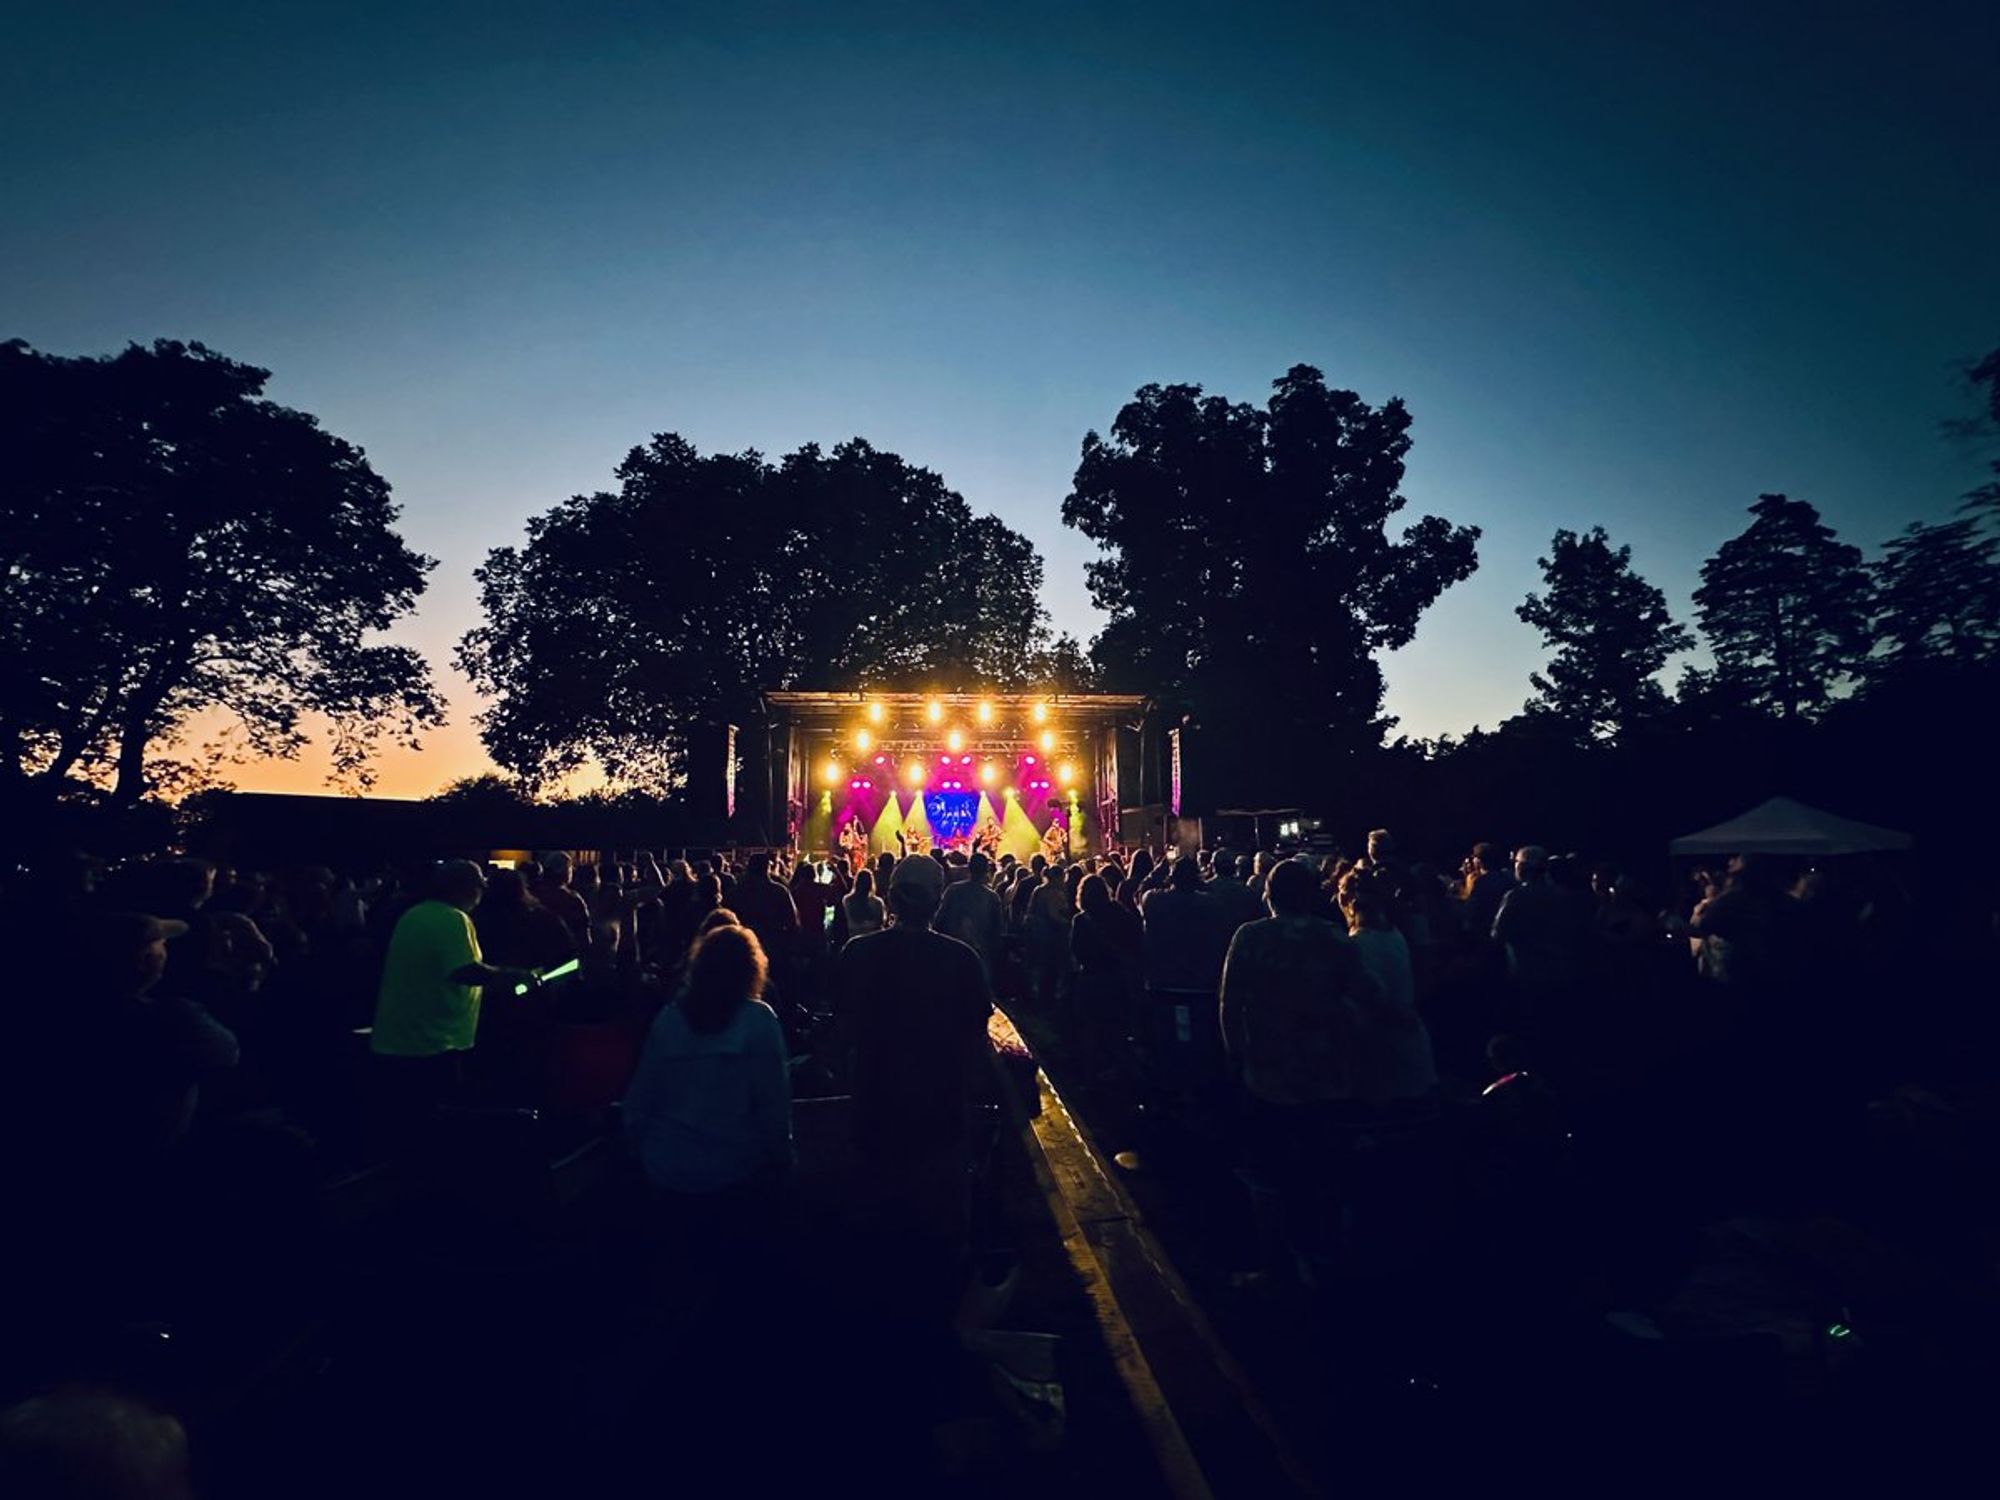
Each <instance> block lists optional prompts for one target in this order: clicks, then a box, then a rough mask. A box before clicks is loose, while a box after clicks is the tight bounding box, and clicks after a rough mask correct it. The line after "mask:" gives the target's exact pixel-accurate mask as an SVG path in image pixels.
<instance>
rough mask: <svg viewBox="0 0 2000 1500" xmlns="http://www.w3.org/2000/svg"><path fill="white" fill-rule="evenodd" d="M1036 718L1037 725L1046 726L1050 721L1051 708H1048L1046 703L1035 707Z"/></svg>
mask: <svg viewBox="0 0 2000 1500" xmlns="http://www.w3.org/2000/svg"><path fill="white" fill-rule="evenodd" d="M1034 718H1035V722H1036V723H1037V724H1046V723H1047V722H1048V721H1049V706H1048V704H1046V703H1037V704H1036V705H1035V709H1034Z"/></svg>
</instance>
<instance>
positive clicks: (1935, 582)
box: [1869, 516, 2000, 678]
mask: <svg viewBox="0 0 2000 1500" xmlns="http://www.w3.org/2000/svg"><path fill="white" fill-rule="evenodd" d="M1874 575H1875V592H1874V599H1875V616H1874V635H1875V644H1876V655H1875V657H1874V658H1873V659H1872V660H1871V661H1870V663H1869V671H1870V675H1871V676H1874V677H1877V678H1879V677H1881V676H1884V675H1888V674H1892V673H1895V672H1897V671H1900V670H1904V669H1907V668H1909V667H1911V666H1912V665H1914V664H1917V663H1919V662H1942V663H1946V664H1949V665H1953V666H1967V665H1971V664H1973V663H1976V662H1982V661H1990V660H1992V659H1993V658H1994V657H1995V656H1996V655H2000V538H1996V537H1994V536H1993V535H1991V534H1989V533H1987V532H1986V531H1984V530H1983V529H1982V528H1981V526H1980V522H1979V518H1978V517H1976V516H1961V517H1959V518H1958V519H1957V520H1954V521H1946V522H1943V523H1941V524H1936V525H1933V524H1930V523H1928V522H1923V521H1918V522H1914V523H1912V524H1911V525H1909V526H1908V527H1905V528H1904V530H1903V534H1902V535H1901V536H1899V537H1897V538H1896V539H1895V540H1893V541H1891V542H1890V543H1889V544H1888V545H1887V546H1886V547H1885V548H1884V549H1883V555H1882V558H1881V560H1880V561H1879V562H1878V563H1876V565H1875V568H1874Z"/></svg>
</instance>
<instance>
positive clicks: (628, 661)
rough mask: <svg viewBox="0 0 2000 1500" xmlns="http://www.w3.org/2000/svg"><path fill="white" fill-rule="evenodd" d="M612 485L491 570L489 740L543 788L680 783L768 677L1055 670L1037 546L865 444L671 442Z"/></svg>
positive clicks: (471, 654) (574, 505)
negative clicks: (593, 764) (700, 738)
mask: <svg viewBox="0 0 2000 1500" xmlns="http://www.w3.org/2000/svg"><path fill="white" fill-rule="evenodd" d="M617 479H618V481H619V488H618V489H617V490H616V491H615V492H612V491H600V492H598V493H596V494H591V495H578V496H574V497H572V498H571V499H569V500H566V501H564V502H563V503H562V504H560V505H558V506H556V507H555V508H554V509H552V510H550V511H549V512H547V513H546V514H544V515H541V516H537V517H535V518H533V519H532V520H530V521H529V523H528V540H527V543H526V545H524V546H522V547H502V548H499V549H497V550H495V551H493V552H492V553H490V554H488V556H487V559H486V561H485V563H484V564H483V565H482V566H481V567H480V568H479V569H478V570H477V577H478V579H479V583H480V590H481V598H482V601H483V603H484V606H485V612H486V622H485V623H484V624H483V625H481V626H479V627H478V628H477V629H475V630H473V631H471V632H470V633H468V634H467V635H466V637H465V639H464V640H463V641H462V642H461V643H460V646H459V652H458V659H459V663H460V665H461V666H462V667H463V668H464V670H465V671H466V673H467V674H468V675H469V676H470V677H471V678H472V679H473V681H474V682H475V683H476V684H477V685H478V686H479V687H480V689H481V690H482V691H484V692H485V693H487V694H489V695H490V696H491V698H492V704H491V706H490V707H489V708H488V709H487V710H486V711H485V712H484V713H483V714H482V715H481V717H480V726H481V731H482V734H483V736H484V738H485V741H486V745H487V748H488V750H489V751H490V752H491V754H492V755H493V758H494V759H495V760H497V761H498V762H499V763H500V764H501V765H502V766H504V767H506V768H507V769H508V770H510V771H512V772H513V773H514V774H516V775H518V776H520V777H522V778H523V779H524V780H526V781H527V782H529V783H530V784H531V785H545V784H547V783H548V782H549V781H551V780H554V779H557V778H559V777H561V776H562V775H563V774H565V773H566V772H568V771H570V770H572V769H574V768H575V767H577V766H579V765H581V764H583V763H584V762H585V760H587V759H589V758H592V757H594V758H595V759H596V760H597V761H598V762H599V763H600V764H601V765H602V766H603V768H604V770H605V771H606V773H607V774H608V775H609V776H610V777H611V778H612V779H613V780H614V781H617V782H620V783H624V784H628V785H632V786H637V787H643V788H647V789H651V790H654V791H665V790H668V789H670V788H672V787H673V786H675V785H677V784H678V783H679V781H680V780H681V778H682V777H683V776H684V775H685V772H686V757H687V748H688V743H689V740H690V737H691V736H692V735H693V734H695V733H696V732H697V730H698V729H699V727H700V726H701V725H702V724H703V723H705V722H708V721H711V720H714V719H718V718H722V717H729V716H735V715H747V714H749V713H751V712H753V711H754V710H755V707H756V698H757V694H758V693H759V691H761V690H763V689H767V688H809V689H810V688H818V689H833V690H852V689H859V688H862V687H867V686H882V687H912V688H917V687H927V688H935V689H938V690H955V689H968V690H969V689H976V688H979V687H996V688H1005V687H1025V686H1030V685H1036V684H1039V683H1043V682H1047V681H1049V680H1050V679H1051V677H1052V675H1053V673H1054V672H1055V670H1056V669H1057V667H1058V665H1059V663H1058V662H1057V661H1056V660H1055V659H1054V658H1053V657H1052V656H1051V654H1050V641H1049V633H1048V624H1047V618H1046V615H1045V613H1044V611H1043V610H1042V607H1041V604H1040V602H1039V596H1040V589H1041V581H1042V564H1041V559H1040V558H1039V557H1038V556H1037V555H1036V553H1035V550H1034V548H1033V546H1032V545H1031V544H1030V543H1029V542H1028V540H1027V539H1026V538H1025V537H1023V536H1021V535H1020V534H1019V533H1017V532H1014V531H1012V530H1010V529H1008V528H1007V527H1006V526H1005V525H1003V524H1002V523H1001V522H1000V521H998V520H996V519H995V518H994V517H992V516H977V515H974V514H973V511H972V508H971V507H970V506H969V505H967V504H966V502H965V500H964V499H963V498H962V497H960V496H959V495H958V494H957V493H955V492H954V491H952V490H951V489H949V488H948V487H947V486H946V485H945V483H944V481H943V480H942V479H941V478H939V476H938V475H937V474H935V473H933V472H932V471H930V470H928V469H922V468H917V467H915V466H913V465H911V464H908V463H905V462H904V461H903V460H902V459H901V458H899V457H897V456H896V455H895V454H893V453H885V452H882V451H880V450H878V449H876V448H873V447H871V446H870V445H869V444H868V443H866V442H864V441H862V440H861V439H859V438H856V439H854V440H852V441H850V442H846V443H843V444H841V445H839V446H838V447H836V448H834V449H833V450H831V451H830V452H827V451H823V450H821V449H820V448H819V447H818V446H817V445H811V444H809V445H807V446H806V447H803V448H800V449H799V450H798V451H797V452H795V453H791V454H787V455H786V456H785V457H784V458H783V459H781V460H780V461H779V462H778V463H776V464H772V463H770V462H768V461H766V460H765V459H764V458H763V457H762V455H760V454H757V453H754V452H751V453H742V454H712V455H709V456H706V457H704V456H703V455H701V454H699V453H697V452H696V451H695V449H694V447H693V446H692V445H691V444H689V443H687V442H686V441H685V440H683V439H681V438H680V437H677V436H674V435H672V434H663V435H660V436H657V437H655V438H654V439H653V440H652V442H651V443H649V444H648V445H646V446H645V447H643V448H635V449H633V450H632V451H631V452H630V453H629V454H628V455H627V456H626V458H625V461H624V462H623V463H622V464H621V465H620V466H619V467H618V470H617Z"/></svg>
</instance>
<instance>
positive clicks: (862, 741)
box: [854, 729, 875, 750]
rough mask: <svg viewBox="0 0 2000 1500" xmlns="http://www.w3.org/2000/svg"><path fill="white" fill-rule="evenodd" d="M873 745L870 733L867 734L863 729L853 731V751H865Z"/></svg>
mask: <svg viewBox="0 0 2000 1500" xmlns="http://www.w3.org/2000/svg"><path fill="white" fill-rule="evenodd" d="M874 743H875V736H874V735H872V734H870V733H869V732H868V731H867V730H865V729H857V730H855V731H854V748H855V749H857V750H866V749H867V748H868V747H869V746H870V745H872V744H874Z"/></svg>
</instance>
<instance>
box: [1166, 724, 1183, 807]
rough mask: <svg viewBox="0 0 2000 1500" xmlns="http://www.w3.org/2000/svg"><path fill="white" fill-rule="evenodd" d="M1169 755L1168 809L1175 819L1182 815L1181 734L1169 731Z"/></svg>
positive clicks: (1176, 730)
mask: <svg viewBox="0 0 2000 1500" xmlns="http://www.w3.org/2000/svg"><path fill="white" fill-rule="evenodd" d="M1167 747H1168V748H1167V755H1168V761H1169V777H1170V779H1169V781H1168V783H1167V808H1168V810H1169V811H1170V812H1172V813H1173V815H1174V816H1175V817H1177V818H1178V817H1179V816H1180V815H1181V732H1180V730H1178V729H1169V730H1168V731H1167Z"/></svg>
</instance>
